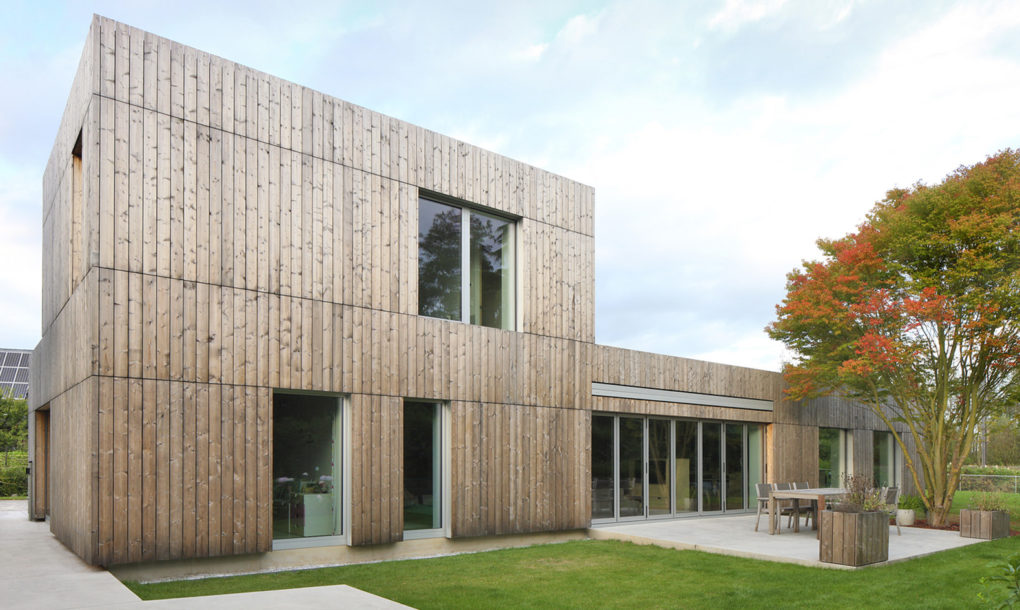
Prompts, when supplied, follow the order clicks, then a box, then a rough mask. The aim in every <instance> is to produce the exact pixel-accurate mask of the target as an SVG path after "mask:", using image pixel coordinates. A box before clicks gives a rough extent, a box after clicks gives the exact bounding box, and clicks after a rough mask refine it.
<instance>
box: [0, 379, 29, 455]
mask: <svg viewBox="0 0 1020 610" xmlns="http://www.w3.org/2000/svg"><path fill="white" fill-rule="evenodd" d="M27 446H28V402H26V401H25V400H24V399H21V398H12V397H10V396H4V395H0V451H3V452H4V458H6V457H7V452H8V451H18V450H22V451H23V450H24V449H25V448H26V447H27ZM5 465H6V464H5Z"/></svg>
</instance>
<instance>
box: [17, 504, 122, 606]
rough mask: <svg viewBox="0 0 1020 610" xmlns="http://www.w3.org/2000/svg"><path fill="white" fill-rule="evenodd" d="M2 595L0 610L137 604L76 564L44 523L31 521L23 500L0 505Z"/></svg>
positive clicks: (104, 576)
mask: <svg viewBox="0 0 1020 610" xmlns="http://www.w3.org/2000/svg"><path fill="white" fill-rule="evenodd" d="M0 549H2V550H0V590H2V591H4V599H3V600H2V602H0V606H3V607H4V608H11V609H14V608H18V609H20V608H26V609H27V608H32V609H36V608H52V609H54V610H62V609H66V608H104V607H108V606H110V605H112V604H118V603H124V602H138V603H141V600H139V599H138V596H137V595H135V594H134V593H132V592H131V591H130V590H129V589H127V588H126V587H125V586H124V585H122V584H120V581H119V580H117V579H116V578H114V577H113V575H112V574H110V573H109V572H107V571H106V570H103V569H100V568H96V567H93V566H90V565H88V564H86V563H85V562H83V561H82V560H80V559H78V557H77V556H76V555H74V554H73V553H72V552H71V551H69V550H67V548H66V547H64V545H62V544H60V542H58V541H57V539H56V538H54V537H53V535H52V534H51V533H50V527H49V524H48V523H46V522H44V521H29V520H28V508H27V504H26V502H25V501H24V500H20V501H19V500H0Z"/></svg>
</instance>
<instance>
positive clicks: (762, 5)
mask: <svg viewBox="0 0 1020 610" xmlns="http://www.w3.org/2000/svg"><path fill="white" fill-rule="evenodd" d="M786 4H787V0H726V5H725V6H723V7H722V8H721V9H719V12H717V13H716V14H715V15H713V16H712V17H711V18H709V20H708V27H709V28H712V29H720V30H725V31H734V30H737V29H740V28H741V27H742V26H744V25H747V24H748V23H753V22H755V21H760V20H762V19H765V18H766V17H770V16H772V15H775V14H776V13H778V12H780V11H781V10H782V9H783V7H784V6H786Z"/></svg>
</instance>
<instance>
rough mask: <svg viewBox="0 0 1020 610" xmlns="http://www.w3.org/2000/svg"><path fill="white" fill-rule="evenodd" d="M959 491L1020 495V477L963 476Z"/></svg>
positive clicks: (1002, 475) (994, 475)
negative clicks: (998, 492)
mask: <svg viewBox="0 0 1020 610" xmlns="http://www.w3.org/2000/svg"><path fill="white" fill-rule="evenodd" d="M959 490H960V491H1000V492H1003V493H1014V494H1015V493H1020V476H1018V475H1008V474H961V475H960V489H959Z"/></svg>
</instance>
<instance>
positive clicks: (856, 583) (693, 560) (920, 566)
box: [125, 537, 1020, 608]
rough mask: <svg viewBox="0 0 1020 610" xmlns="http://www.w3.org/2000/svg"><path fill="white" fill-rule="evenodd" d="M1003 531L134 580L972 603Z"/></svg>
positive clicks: (1013, 544)
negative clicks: (838, 559)
mask: <svg viewBox="0 0 1020 610" xmlns="http://www.w3.org/2000/svg"><path fill="white" fill-rule="evenodd" d="M1018 551H1020V538H1018V537H1014V538H1008V539H1005V540H996V541H993V542H986V543H982V544H977V545H973V546H970V547H965V548H961V549H954V550H950V551H945V552H942V553H938V554H936V555H933V556H929V557H922V558H920V559H915V560H912V561H908V562H904V563H897V564H893V565H888V566H882V567H876V568H868V569H863V570H857V571H853V572H850V571H842V570H831V569H825V568H808V567H803V566H796V565H790V564H780V563H772V562H766V561H758V560H753V559H741V558H735V557H725V556H722V555H710V554H708V553H702V552H698V551H674V550H669V549H662V548H659V547H654V546H637V545H634V544H630V543H624V542H616V541H594V540H586V541H580V542H569V543H564V544H550V545H543V546H534V547H528V548H522V549H508V550H502V551H491V552H487V553H476V554H470V555H457V556H453V557H439V558H433V559H417V560H410V561H392V562H385V563H375V564H367V565H353V566H344V567H339V568H322V569H316V570H302V571H296V572H279V573H275V574H260V575H253V576H235V577H227V578H210V579H205V580H189V581H177V582H170V583H157V584H149V585H139V584H138V583H134V582H127V583H125V584H126V585H127V586H128V587H129V588H130V589H131V590H132V591H134V592H135V593H136V594H138V595H139V596H140V597H141V598H142V599H162V598H167V597H182V596H192V595H213V594H218V593H234V592H241V591H257V590H266V589H286V588H291V587H307V586H316V585H329V584H347V585H351V586H353V587H357V588H359V589H362V590H364V591H369V592H371V593H375V594H377V595H381V596H383V597H386V598H389V599H392V600H395V601H398V602H401V603H404V604H408V605H410V606H415V607H418V608H480V607H487V608H492V607H524V608H528V607H536V608H537V607H550V606H552V607H583V608H592V607H595V608H603V607H625V608H626V607H630V608H669V607H683V608H720V607H722V608H762V607H768V606H774V607H784V608H798V607H803V608H818V607H829V608H861V607H868V608H904V607H911V608H967V607H979V606H980V602H979V600H978V598H977V593H978V592H979V591H981V590H982V587H981V585H980V584H978V579H979V578H980V577H981V576H983V575H986V574H989V569H988V568H987V567H986V564H988V563H989V562H991V561H998V560H1001V559H1002V558H1004V557H1005V556H1006V555H1008V554H1010V553H1015V552H1018Z"/></svg>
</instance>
